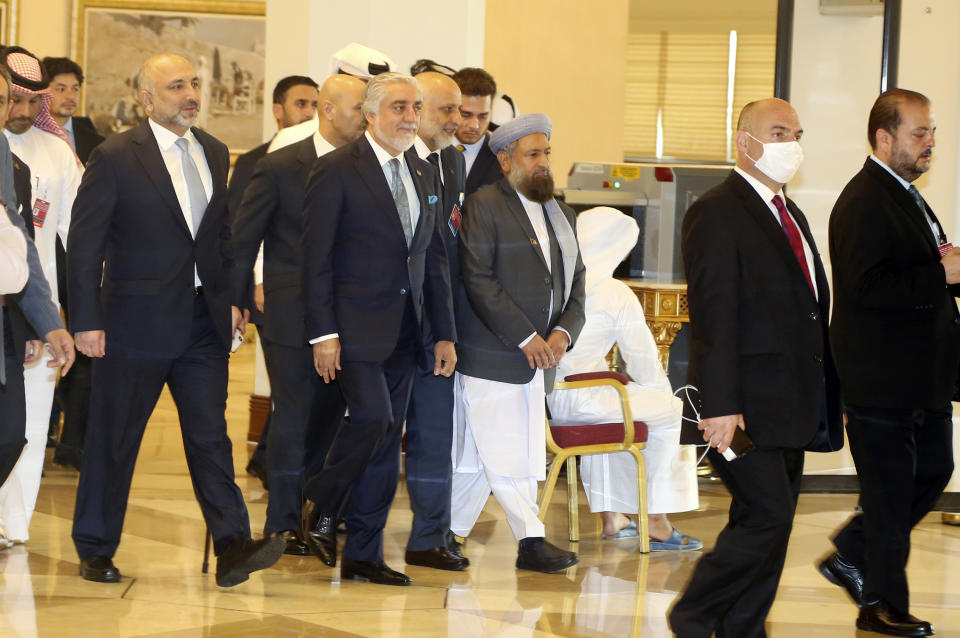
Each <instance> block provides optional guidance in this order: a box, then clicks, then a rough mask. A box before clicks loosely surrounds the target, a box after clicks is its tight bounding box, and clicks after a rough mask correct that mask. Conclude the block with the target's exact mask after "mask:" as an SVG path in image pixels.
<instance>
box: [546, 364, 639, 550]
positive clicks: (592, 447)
mask: <svg viewBox="0 0 960 638" xmlns="http://www.w3.org/2000/svg"><path fill="white" fill-rule="evenodd" d="M628 382H629V379H628V378H627V377H626V376H625V375H623V374H620V373H619V372H588V373H584V374H572V375H570V376H568V377H566V378H565V379H564V380H563V381H557V382H556V383H555V384H554V386H553V390H554V392H557V391H563V390H575V389H579V388H590V387H598V386H610V387H612V388H613V389H614V390H616V392H617V393H618V394H619V395H620V410H621V413H622V421H620V422H619V423H595V424H593V423H592V424H589V425H563V424H562V423H558V422H557V421H556V419H555V420H554V422H553V423H551V422H550V421H548V422H547V426H546V427H547V449H548V450H549V451H550V452H552V453H553V454H554V458H553V462H552V463H551V464H550V472H549V474H547V480H546V482H545V483H544V486H543V492H542V494H541V496H540V502H539V503H538V505H539V507H540V520H541V521H542V520H543V519H544V517H545V516H546V512H547V506H548V505H549V504H550V497H552V496H553V490H554V487H555V486H556V483H557V478H558V477H559V476H560V470H561V468H562V467H563V466H564V461H566V467H567V516H568V520H569V525H570V540H571V541H578V540H580V513H579V498H578V493H577V457H578V456H582V455H586V454H606V453H610V452H629V453H630V454H632V455H633V457H634V459H636V461H637V496H638V501H639V502H638V508H637V511H638V512H639V514H638V515H637V525H638V526H639V528H640V529H639V530H638V531H639V533H640V542H641V544H640V551H641V552H643V553H645V554H646V553H648V552H649V551H650V527H649V523H648V522H647V479H646V467H645V466H644V462H643V454H642V453H641V452H640V450H642V449H644V448H645V447H646V446H647V425H646V424H645V423H643V422H642V421H634V420H633V414H632V412H631V411H630V398H629V396H628V395H627V383H628Z"/></svg>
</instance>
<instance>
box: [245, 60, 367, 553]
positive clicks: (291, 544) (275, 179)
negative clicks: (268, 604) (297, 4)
mask: <svg viewBox="0 0 960 638" xmlns="http://www.w3.org/2000/svg"><path fill="white" fill-rule="evenodd" d="M363 87H364V84H363V82H362V81H361V80H359V79H358V78H355V77H351V76H349V75H331V76H330V77H329V78H327V81H326V82H324V84H323V89H322V90H321V92H320V110H321V114H320V122H319V128H318V130H317V132H316V133H314V134H313V135H311V136H310V137H308V138H306V139H304V140H301V141H299V142H296V143H295V144H291V145H290V146H285V147H283V148H281V149H279V150H277V151H274V152H272V153H268V154H267V155H266V156H265V157H264V158H263V159H262V160H260V161H259V162H258V163H257V168H256V170H255V171H254V173H253V178H252V179H251V180H250V185H249V186H248V187H247V190H246V193H245V195H244V197H243V202H242V203H241V204H240V208H239V210H238V211H237V213H236V217H235V218H234V220H233V224H232V227H233V233H232V240H231V241H232V245H233V247H234V249H233V253H234V257H235V259H236V267H235V268H234V270H233V278H232V280H233V281H232V295H233V304H234V307H235V308H236V309H237V312H239V310H240V308H244V306H245V305H246V304H248V303H249V302H248V298H249V296H248V294H247V293H248V290H249V285H250V271H251V269H252V267H253V263H254V260H255V259H256V258H257V252H258V250H259V249H260V246H261V244H262V245H263V289H264V301H263V302H262V303H263V305H262V306H261V310H266V312H264V318H263V326H262V328H260V341H261V343H262V344H263V353H264V360H265V363H266V366H267V373H268V374H269V375H270V388H271V397H270V398H271V404H272V409H271V422H270V427H269V429H268V430H266V431H265V432H264V434H266V432H269V445H268V446H267V468H268V476H269V483H270V498H269V501H268V502H267V521H266V524H265V525H264V528H263V532H264V534H281V535H283V537H284V539H285V540H286V543H287V545H286V553H288V554H296V555H308V554H309V553H310V550H309V549H307V546H306V545H304V543H303V540H302V539H301V538H299V537H298V534H297V530H298V529H299V527H300V508H301V506H302V505H303V500H302V495H301V487H302V484H303V476H304V471H305V469H304V465H305V464H306V473H307V475H308V476H309V475H312V474H315V473H316V472H318V471H319V470H320V467H321V466H322V465H323V459H324V457H325V456H326V453H327V450H328V449H329V447H330V441H331V440H332V439H333V435H334V434H335V433H336V429H337V427H338V426H339V424H340V420H341V419H342V418H343V410H344V404H343V399H342V397H341V396H340V388H339V386H338V384H337V383H330V384H324V383H323V380H322V379H320V377H318V376H317V373H316V371H315V370H314V369H313V349H312V348H311V347H310V345H309V344H308V343H307V337H306V335H305V334H304V304H303V294H302V293H301V287H300V282H301V270H302V268H303V260H302V258H301V255H300V242H301V239H302V237H303V199H304V191H305V188H306V184H307V177H308V175H309V174H310V169H311V168H312V167H313V164H314V162H316V160H317V157H319V156H321V155H325V154H327V153H329V152H330V151H332V150H333V149H334V148H338V147H340V146H343V145H344V144H348V143H350V142H352V141H353V140H355V139H357V138H358V137H359V136H360V135H361V134H363V128H362V126H361V116H360V110H359V108H357V107H359V105H360V96H361V94H362V93H363ZM261 436H263V435H261Z"/></svg>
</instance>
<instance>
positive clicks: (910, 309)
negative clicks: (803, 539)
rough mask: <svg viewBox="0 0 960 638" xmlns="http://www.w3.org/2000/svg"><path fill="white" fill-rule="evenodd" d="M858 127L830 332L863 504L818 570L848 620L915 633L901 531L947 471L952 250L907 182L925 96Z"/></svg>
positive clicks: (958, 339)
mask: <svg viewBox="0 0 960 638" xmlns="http://www.w3.org/2000/svg"><path fill="white" fill-rule="evenodd" d="M867 128H868V131H867V135H868V138H869V141H870V146H871V147H872V148H873V155H871V156H870V157H869V158H867V160H866V162H865V163H864V165H863V168H862V169H861V170H860V172H859V173H857V174H856V175H855V176H854V177H853V179H851V180H850V182H849V183H848V184H847V186H846V187H845V188H844V189H843V192H842V193H840V198H839V199H838V200H837V203H836V204H835V205H834V207H833V212H832V213H831V215H830V259H831V261H832V263H833V290H834V294H835V296H836V300H837V302H836V307H835V308H834V311H833V321H832V322H831V325H830V338H831V341H832V342H833V349H834V353H835V355H836V359H837V370H838V372H839V374H840V381H841V385H842V387H843V402H844V409H845V411H846V414H847V419H848V421H847V434H848V436H849V437H850V451H851V453H852V454H853V460H854V462H855V463H856V466H857V475H858V476H859V477H860V504H861V506H862V508H863V511H862V512H861V513H857V514H855V515H854V516H853V517H852V518H851V519H850V521H849V522H847V524H846V525H845V526H844V527H843V528H842V529H841V530H840V531H839V532H838V533H837V535H836V537H835V538H834V541H833V542H834V544H835V545H836V548H837V553H835V554H833V555H832V556H829V557H827V558H826V559H825V560H824V561H823V562H822V563H821V564H820V566H819V568H820V571H821V573H823V574H824V576H826V577H827V578H828V579H829V580H830V581H831V582H833V583H835V584H838V585H841V586H843V587H844V588H845V589H846V590H847V591H848V592H849V593H850V594H851V596H852V597H853V599H854V601H855V602H856V603H857V605H858V606H860V607H861V608H860V614H859V616H858V618H857V627H859V628H861V629H867V630H870V631H876V632H879V633H885V634H890V635H895V636H927V635H931V634H932V633H933V629H932V627H931V626H930V624H929V623H927V622H924V621H921V620H919V619H917V618H915V617H913V616H911V615H910V614H909V611H910V598H909V597H910V594H909V590H908V587H907V574H906V564H907V555H908V554H909V552H910V531H911V530H912V529H913V527H914V525H916V524H917V523H918V522H919V521H920V519H922V518H923V517H924V516H925V515H926V514H927V512H929V511H930V509H931V508H932V507H933V505H934V503H935V502H936V500H937V497H939V496H940V493H941V492H942V491H943V488H944V487H945V486H946V485H947V483H948V482H949V480H950V475H951V474H952V473H953V422H952V418H951V413H952V410H951V404H950V401H951V397H953V396H955V395H954V393H955V388H956V383H957V369H958V366H960V313H958V312H957V306H956V302H955V300H954V297H955V296H957V295H958V294H960V286H958V285H957V284H958V283H960V249H957V248H953V247H952V246H951V245H950V244H948V243H947V238H946V235H945V234H944V232H943V228H942V227H941V226H940V222H939V221H938V220H937V218H936V216H935V215H934V214H933V210H932V209H931V208H930V206H928V205H927V203H926V202H925V201H924V199H923V197H922V196H921V195H920V193H919V191H918V190H917V188H916V186H914V185H913V184H912V182H913V181H914V180H916V179H917V178H918V177H920V176H921V175H922V174H923V173H925V172H927V170H929V168H930V160H931V157H932V153H933V146H934V131H935V129H936V123H935V122H934V119H933V114H932V113H931V110H930V101H929V100H928V99H927V98H926V97H925V96H924V95H921V94H920V93H916V92H914V91H907V90H904V89H893V90H891V91H887V92H886V93H884V94H882V95H881V96H880V97H879V98H877V101H876V102H875V103H874V105H873V108H872V109H871V111H870V119H869V122H868V127H867Z"/></svg>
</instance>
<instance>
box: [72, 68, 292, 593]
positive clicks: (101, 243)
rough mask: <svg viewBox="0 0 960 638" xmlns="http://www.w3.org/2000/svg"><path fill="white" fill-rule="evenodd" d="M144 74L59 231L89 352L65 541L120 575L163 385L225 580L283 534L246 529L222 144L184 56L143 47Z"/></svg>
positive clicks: (230, 582) (267, 561)
mask: <svg viewBox="0 0 960 638" xmlns="http://www.w3.org/2000/svg"><path fill="white" fill-rule="evenodd" d="M138 85H139V87H140V96H139V97H140V102H141V104H142V105H143V108H144V110H145V111H146V112H147V115H148V116H149V119H147V120H146V121H144V122H142V123H141V124H139V125H138V126H137V127H135V128H133V129H130V130H129V131H125V132H123V133H120V134H118V135H114V136H113V137H111V138H110V139H109V140H107V141H106V142H104V143H103V144H101V145H100V146H98V147H96V148H95V149H94V150H93V152H92V153H91V154H90V160H89V162H88V164H87V170H86V172H85V173H84V176H83V181H82V182H81V184H80V190H79V191H78V192H77V199H76V202H75V204H74V207H73V218H72V220H71V224H70V236H69V244H68V245H67V269H68V270H67V272H68V276H69V280H68V283H69V290H70V328H71V329H72V330H73V331H74V332H75V333H76V344H77V350H79V351H80V352H82V353H83V354H85V355H87V356H88V357H92V358H93V359H94V361H93V370H92V373H93V377H92V388H91V395H90V418H89V421H88V424H87V434H86V441H85V450H84V456H83V465H82V466H81V471H80V484H79V486H78V487H77V504H76V508H75V509H74V514H73V542H74V544H75V545H76V548H77V553H78V554H79V556H80V575H81V576H82V577H83V578H85V579H86V580H92V581H96V582H104V583H117V582H120V580H121V576H120V571H119V570H118V569H117V567H116V566H115V565H114V564H113V555H114V553H115V552H116V550H117V546H118V545H119V544H120V534H121V531H122V529H123V518H124V514H125V512H126V506H127V497H128V496H129V492H130V482H131V479H132V478H133V470H134V466H135V464H136V459H137V452H138V451H139V448H140V441H141V439H142V437H143V431H144V428H145V427H146V425H147V420H148V419H149V418H150V415H151V413H152V412H153V408H154V406H156V404H157V400H158V399H159V398H160V392H161V391H162V390H163V386H164V385H167V386H168V387H169V389H170V393H171V394H172V395H173V401H174V403H176V405H177V412H178V413H179V415H180V430H181V432H182V435H183V447H184V451H185V452H186V457H187V466H188V468H189V470H190V479H191V481H192V482H193V489H194V493H195V494H196V497H197V501H198V502H199V505H200V509H201V511H202V512H203V517H204V521H205V522H206V524H207V528H208V529H209V530H210V533H211V535H212V536H213V546H214V551H215V552H216V555H217V585H219V586H221V587H232V586H234V585H237V584H239V583H242V582H243V581H245V580H247V578H248V577H249V574H250V573H251V572H253V571H256V570H258V569H264V568H267V567H270V566H271V565H273V563H275V562H276V561H277V559H279V558H280V555H281V554H282V553H283V549H284V545H285V543H284V540H283V539H282V538H279V537H276V538H269V539H263V540H258V541H254V540H252V539H251V538H250V520H249V517H248V515H247V508H246V505H245V504H244V502H243V494H242V493H241V492H240V489H239V488H238V487H237V485H236V483H235V482H234V476H233V455H232V445H231V443H230V439H229V438H228V437H227V423H226V419H225V418H224V410H225V408H226V403H227V373H228V368H227V362H228V358H229V356H230V355H229V353H230V342H231V335H232V334H233V332H234V331H235V330H238V329H239V330H240V331H241V332H242V331H243V328H244V327H245V326H244V325H243V323H244V322H243V320H242V319H241V318H239V317H238V318H237V319H236V320H234V321H233V322H231V312H230V297H229V288H230V286H229V280H228V277H229V274H230V269H231V267H232V258H231V257H230V255H229V251H228V248H227V242H228V241H229V239H230V228H229V226H228V225H227V169H228V167H229V153H228V152H227V147H226V146H225V145H224V144H223V143H222V142H220V141H219V140H217V139H216V138H214V137H212V136H211V135H210V134H209V133H205V132H204V131H202V130H200V129H199V128H196V127H195V126H194V125H195V124H196V121H197V117H198V115H199V112H200V106H201V105H200V81H199V79H198V77H197V74H196V73H195V72H194V70H193V67H192V66H191V65H190V62H188V61H187V60H185V59H184V58H182V57H180V56H179V55H173V54H163V55H158V56H155V57H153V58H150V59H149V60H147V61H146V62H145V63H144V64H143V67H141V69H140V75H139V83H138ZM167 560H169V558H168V559H167ZM147 564H148V563H143V565H144V567H143V571H142V572H141V574H143V573H145V572H146V571H147V567H146V565H147Z"/></svg>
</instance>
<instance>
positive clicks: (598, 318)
mask: <svg viewBox="0 0 960 638" xmlns="http://www.w3.org/2000/svg"><path fill="white" fill-rule="evenodd" d="M638 236H639V229H638V228H637V222H636V221H635V220H634V219H633V218H632V217H628V216H627V215H624V214H623V213H621V212H619V211H618V210H615V209H613V208H603V207H601V208H594V209H591V210H587V211H584V212H582V213H580V215H579V216H578V217H577V238H578V240H579V241H580V254H581V255H582V256H583V264H584V266H585V267H586V269H587V277H586V313H587V319H586V323H585V324H584V326H583V331H582V332H581V333H580V338H579V339H578V340H577V345H576V347H574V348H573V349H572V350H571V351H570V352H568V353H567V356H565V357H564V358H563V359H562V360H561V361H560V363H559V364H558V365H557V376H558V377H559V378H561V379H563V378H565V377H567V376H568V375H571V374H578V373H584V372H602V371H606V370H607V369H608V367H607V361H606V356H607V353H608V352H610V349H611V348H612V347H613V345H614V344H617V345H618V346H619V350H620V355H621V356H622V357H623V360H624V362H625V363H626V372H627V374H628V375H630V377H631V379H632V381H631V382H630V383H629V384H628V385H627V393H628V395H629V397H630V410H631V412H632V414H633V418H634V420H635V421H643V422H644V423H646V424H647V432H648V439H647V446H646V449H644V450H643V458H644V463H645V465H646V477H647V511H648V512H649V520H650V537H651V538H650V541H651V544H650V547H651V549H653V550H655V551H657V550H660V551H664V550H692V549H700V548H701V547H703V543H701V542H700V541H699V540H697V539H695V538H691V537H689V536H687V535H685V534H681V533H680V532H679V531H677V530H676V529H674V528H673V526H672V525H671V524H670V521H669V520H668V519H667V514H668V513H671V512H685V511H689V510H693V509H696V508H697V506H698V504H699V498H698V494H697V468H696V465H697V462H696V454H695V451H694V449H693V448H691V447H681V446H680V419H681V411H682V408H683V403H682V401H681V400H680V399H678V398H677V397H675V396H673V393H672V390H671V388H670V382H669V381H668V380H667V375H666V373H665V372H664V370H663V366H662V365H661V364H660V358H659V356H658V353H657V346H656V344H655V343H654V341H653V335H651V334H650V329H649V328H648V327H647V324H646V321H645V320H644V316H643V307H642V306H641V305H640V301H639V300H638V299H637V297H636V295H635V294H634V293H633V291H631V290H630V288H629V287H628V286H627V285H626V284H625V283H623V282H622V281H618V280H617V279H614V277H613V271H614V270H615V269H616V267H617V265H618V264H619V263H620V262H621V261H623V260H624V258H626V257H627V256H628V255H629V254H630V251H631V250H633V247H634V245H635V244H636V243H637V238H638ZM547 403H548V405H549V406H550V414H551V415H552V417H553V419H554V421H555V422H557V423H563V424H567V425H581V424H590V423H611V422H617V421H620V420H621V419H622V416H621V414H622V413H621V411H620V398H619V395H618V394H617V393H616V392H614V390H613V389H612V388H609V387H598V388H581V389H578V390H562V391H556V392H553V393H552V394H550V395H549V396H548V397H547ZM580 476H581V479H582V480H583V488H584V491H585V492H586V494H587V501H588V502H589V503H590V511H591V512H597V513H600V514H601V516H602V518H603V536H604V538H625V537H635V536H637V534H638V531H637V524H636V522H635V521H631V520H630V519H629V518H628V517H627V516H625V514H636V513H637V511H638V502H637V481H636V476H637V465H636V461H635V460H634V458H633V456H632V455H631V454H630V453H629V452H616V453H612V454H592V455H588V456H584V457H582V458H581V461H580Z"/></svg>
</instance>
